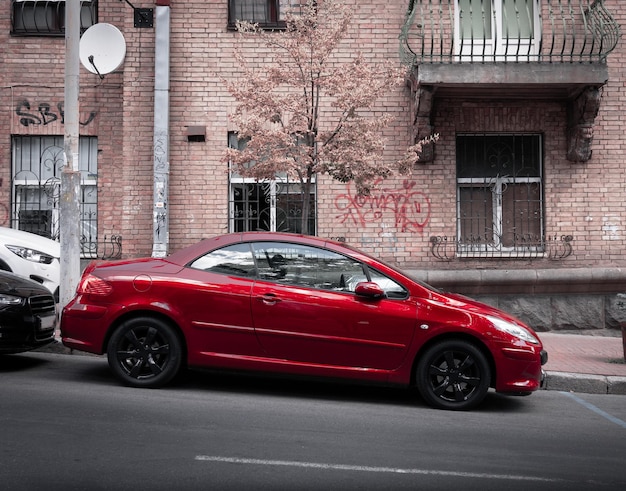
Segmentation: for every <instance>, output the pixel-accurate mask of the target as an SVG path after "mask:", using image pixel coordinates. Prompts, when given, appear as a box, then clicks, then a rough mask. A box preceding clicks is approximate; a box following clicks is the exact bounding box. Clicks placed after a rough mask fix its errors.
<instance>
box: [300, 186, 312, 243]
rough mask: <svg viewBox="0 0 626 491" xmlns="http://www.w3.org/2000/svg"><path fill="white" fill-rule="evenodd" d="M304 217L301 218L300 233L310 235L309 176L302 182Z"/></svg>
mask: <svg viewBox="0 0 626 491" xmlns="http://www.w3.org/2000/svg"><path fill="white" fill-rule="evenodd" d="M301 184H302V185H301V189H302V192H301V195H300V197H301V200H302V216H301V217H300V231H301V233H303V234H304V235H309V234H310V231H309V214H310V213H311V177H310V176H307V177H305V178H304V179H303V180H302V181H301Z"/></svg>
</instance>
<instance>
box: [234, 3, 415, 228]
mask: <svg viewBox="0 0 626 491" xmlns="http://www.w3.org/2000/svg"><path fill="white" fill-rule="evenodd" d="M291 3H292V4H294V3H298V2H291ZM299 3H301V4H302V5H301V6H300V5H299V6H298V7H297V9H293V10H291V11H287V12H286V14H285V16H284V19H285V24H286V28H285V29H284V30H281V31H266V30H263V29H261V28H259V27H258V26H257V25H253V24H250V23H248V22H238V23H237V29H238V32H239V35H240V41H239V43H238V45H237V46H236V47H235V59H236V61H237V63H238V66H239V67H240V69H241V70H242V74H241V76H240V77H238V78H237V79H236V80H232V81H227V82H226V84H227V87H228V90H229V92H230V93H231V94H232V96H233V97H234V98H235V101H236V103H237V104H236V108H235V110H234V112H233V114H232V115H231V118H232V121H233V123H234V124H235V126H236V128H237V130H238V138H239V139H240V140H242V141H245V142H246V144H245V146H244V147H243V148H240V149H237V148H229V149H227V151H226V154H225V157H224V160H225V161H227V162H230V165H231V166H232V170H233V171H235V172H237V173H238V174H239V175H241V176H244V177H250V178H255V179H257V180H260V181H262V180H271V179H275V178H276V176H277V175H286V176H288V177H289V179H290V180H295V181H296V182H299V184H300V190H301V196H302V226H301V231H302V232H303V233H308V232H309V230H308V220H307V217H308V216H309V212H310V200H309V199H308V197H309V196H310V192H311V190H312V186H313V185H314V182H315V176H316V175H321V174H326V175H329V176H331V177H332V178H333V179H335V180H337V181H340V182H344V183H347V182H353V183H354V185H355V187H356V190H357V192H358V193H359V194H361V195H367V194H369V192H370V189H371V187H372V185H373V183H374V182H375V181H376V180H378V179H380V178H385V177H388V176H390V175H392V174H393V173H394V172H398V173H401V174H407V173H409V172H411V170H412V168H413V166H414V164H415V163H416V162H417V161H418V159H419V155H420V152H421V148H422V145H423V144H424V143H425V141H420V142H418V143H417V144H416V145H412V146H409V147H408V148H407V149H406V152H405V154H404V155H402V156H401V158H400V159H399V160H396V161H394V162H385V161H384V159H383V150H384V140H383V138H382V131H383V129H384V128H385V127H386V126H387V125H388V124H389V122H390V120H391V117H390V116H389V115H386V114H380V112H379V111H376V112H375V111H374V110H375V109H376V108H375V104H376V101H377V100H378V99H379V98H380V97H381V96H383V95H384V94H386V93H387V92H388V91H390V90H392V89H393V88H394V87H398V86H399V85H400V84H403V83H404V81H405V75H406V72H405V70H404V69H401V68H399V67H398V66H394V65H392V64H391V63H377V64H376V65H373V64H369V63H367V62H366V61H365V60H364V58H363V55H362V53H360V52H358V51H357V52H353V56H352V58H351V59H350V60H348V61H345V60H344V59H343V58H341V59H339V58H338V57H337V56H333V55H336V53H337V48H338V47H339V45H340V43H341V41H342V39H343V38H344V36H345V35H346V33H347V32H348V30H349V27H350V23H351V20H352V15H353V14H352V9H351V8H350V7H348V6H347V5H345V4H344V3H342V2H341V1H340V0H317V1H315V0H301V2H299ZM251 38H252V39H253V40H254V45H255V46H256V49H255V58H254V59H252V58H251V59H247V58H246V57H245V56H244V51H245V49H244V46H245V43H246V42H247V41H249V40H250V39H251ZM259 53H262V54H259ZM343 54H345V53H343ZM257 57H258V58H261V60H259V59H257ZM264 57H267V58H270V59H271V61H269V62H267V61H265V60H264V59H263V58H264ZM398 63H399V62H398Z"/></svg>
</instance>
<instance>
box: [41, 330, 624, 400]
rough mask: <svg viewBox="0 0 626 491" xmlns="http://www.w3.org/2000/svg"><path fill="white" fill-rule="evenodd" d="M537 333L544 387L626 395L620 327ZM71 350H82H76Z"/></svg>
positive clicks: (60, 349) (57, 346) (55, 347)
mask: <svg viewBox="0 0 626 491" xmlns="http://www.w3.org/2000/svg"><path fill="white" fill-rule="evenodd" d="M537 334H538V335H539V338H540V339H541V341H542V343H543V345H544V348H545V349H546V350H547V351H548V363H546V364H545V365H544V366H543V369H544V370H545V372H546V379H545V381H544V387H543V388H544V389H547V390H564V391H571V392H583V393H587V394H621V395H626V362H625V361H624V349H623V346H622V337H621V333H620V332H619V331H615V332H612V331H595V332H592V333H591V334H577V333H576V334H575V333H572V332H571V331H568V332H555V331H551V332H540V333H537ZM38 351H47V352H51V353H64V354H71V353H72V352H71V351H70V350H69V349H68V348H66V347H65V346H63V344H61V340H60V335H59V333H57V340H56V342H55V343H54V344H52V345H49V346H46V347H44V348H40V349H39V350H38ZM73 353H74V354H76V355H80V354H81V352H79V351H74V352H73Z"/></svg>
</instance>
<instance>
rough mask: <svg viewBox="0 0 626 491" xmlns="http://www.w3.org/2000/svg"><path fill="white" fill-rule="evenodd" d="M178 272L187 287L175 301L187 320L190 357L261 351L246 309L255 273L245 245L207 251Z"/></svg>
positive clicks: (229, 357)
mask: <svg viewBox="0 0 626 491" xmlns="http://www.w3.org/2000/svg"><path fill="white" fill-rule="evenodd" d="M184 274H185V281H184V283H185V284H186V285H187V288H186V289H185V291H184V294H183V295H181V298H180V299H179V300H177V302H178V303H179V304H180V305H181V310H182V311H183V315H184V316H185V317H186V318H187V319H188V324H189V326H190V328H189V329H188V331H187V332H186V336H187V344H188V346H189V352H190V353H189V354H190V361H192V362H193V361H194V360H200V363H205V362H206V358H210V357H213V358H220V359H227V358H228V359H232V360H234V359H235V358H237V357H238V356H239V357H243V356H259V355H261V354H262V349H261V347H260V345H259V342H258V339H257V337H256V334H255V332H254V327H253V325H252V315H251V311H250V295H251V292H252V286H253V284H254V281H255V276H256V268H255V264H254V259H253V257H252V253H251V250H250V245H249V244H240V243H237V244H233V245H229V246H226V247H223V248H221V249H217V250H214V251H210V252H209V253H207V254H205V255H203V256H201V257H199V258H197V259H196V260H195V261H193V262H191V263H190V264H189V265H188V266H187V267H186V268H185V273H184ZM223 355H226V357H224V356H223ZM201 360H204V361H201Z"/></svg>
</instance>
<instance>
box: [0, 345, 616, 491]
mask: <svg viewBox="0 0 626 491" xmlns="http://www.w3.org/2000/svg"><path fill="white" fill-rule="evenodd" d="M0 442H2V443H1V445H0V449H1V452H2V453H1V456H0V488H2V489H11V490H12V489H19V490H31V489H32V490H40V489H41V490H43V489H45V490H74V489H76V490H78V489H80V490H85V489H89V490H99V489H103V490H104V489H106V490H118V489H124V490H161V489H175V490H181V491H182V490H187V489H189V490H195V489H228V490H230V489H232V490H244V489H255V490H256V489H260V490H265V489H272V490H273V489H280V490H282V489H284V490H287V489H289V490H300V489H304V490H308V489H325V490H344V489H345V490H352V489H363V490H365V489H393V490H395V489H419V490H429V489H437V490H438V489H446V490H447V489H464V490H473V489H481V490H485V489H498V490H500V489H506V490H507V491H510V490H518V489H519V490H529V489H533V490H543V489H545V490H561V489H562V490H565V489H567V490H568V491H572V490H576V489H593V490H597V489H600V490H601V489H607V490H608V489H624V487H625V486H626V466H625V465H624V463H625V462H626V396H619V395H615V396H612V395H589V394H569V393H563V392H558V391H540V392H537V393H535V394H533V395H532V396H530V397H523V398H511V397H505V396H501V395H498V394H495V393H490V394H489V395H488V397H487V399H486V401H485V403H484V404H483V405H482V406H481V407H480V408H479V409H478V410H475V411H472V412H448V411H438V410H434V409H431V408H429V407H427V406H426V405H425V404H424V403H423V402H422V401H421V400H420V399H419V397H418V396H417V395H416V394H415V393H414V392H412V391H408V390H404V389H394V388H372V387H362V386H349V385H342V384H324V383H316V382H311V381H301V380H278V379H267V378H260V377H245V376H236V375H227V374H216V373H188V374H186V375H185V376H184V377H182V378H181V379H180V380H178V381H177V382H176V383H175V384H174V385H173V386H172V387H169V388H167V389H161V390H139V389H130V388H126V387H122V386H120V385H119V384H118V383H117V381H116V380H114V379H113V377H112V375H111V374H110V373H109V371H108V367H107V364H106V361H105V359H104V358H100V357H92V356H76V355H73V356H69V355H57V354H50V353H27V354H22V355H12V356H0Z"/></svg>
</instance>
